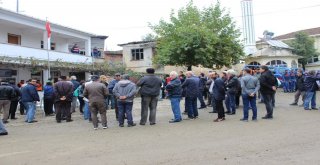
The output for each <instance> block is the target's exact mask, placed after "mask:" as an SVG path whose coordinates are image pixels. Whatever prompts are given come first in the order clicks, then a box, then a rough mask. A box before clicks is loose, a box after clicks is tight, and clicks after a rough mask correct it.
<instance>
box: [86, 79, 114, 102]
mask: <svg viewBox="0 0 320 165" xmlns="http://www.w3.org/2000/svg"><path fill="white" fill-rule="evenodd" d="M108 93H109V92H108V90H107V87H106V86H105V85H104V84H102V83H100V82H92V83H90V84H88V85H86V86H85V89H84V93H83V95H84V97H87V98H88V99H89V101H90V102H104V101H105V98H106V96H107V95H108Z"/></svg>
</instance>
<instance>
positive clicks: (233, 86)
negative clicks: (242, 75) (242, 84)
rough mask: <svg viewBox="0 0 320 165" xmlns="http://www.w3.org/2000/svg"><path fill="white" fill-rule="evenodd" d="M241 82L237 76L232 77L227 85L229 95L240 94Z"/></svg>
mask: <svg viewBox="0 0 320 165" xmlns="http://www.w3.org/2000/svg"><path fill="white" fill-rule="evenodd" d="M238 87H239V81H238V78H237V77H236V76H233V77H231V78H230V79H229V80H228V81H227V84H226V88H227V93H230V94H236V93H237V92H238Z"/></svg>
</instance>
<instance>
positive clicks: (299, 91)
mask: <svg viewBox="0 0 320 165" xmlns="http://www.w3.org/2000/svg"><path fill="white" fill-rule="evenodd" d="M296 81H297V87H296V88H297V92H296V94H295V95H294V102H293V103H292V104H290V105H298V101H299V97H300V95H301V97H302V102H304V99H305V96H306V92H305V88H304V84H303V83H304V76H303V72H302V70H301V69H299V70H298V72H297V80H296ZM302 105H303V104H302Z"/></svg>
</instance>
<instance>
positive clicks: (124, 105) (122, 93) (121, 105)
mask: <svg viewBox="0 0 320 165" xmlns="http://www.w3.org/2000/svg"><path fill="white" fill-rule="evenodd" d="M136 92H137V90H136V85H135V84H134V83H133V82H131V81H130V80H129V75H127V74H125V75H122V80H121V81H119V82H118V83H117V84H116V86H115V87H114V88H113V94H114V96H115V97H116V99H117V105H118V109H119V126H120V127H124V114H126V116H127V120H128V127H134V126H136V124H135V123H134V122H133V118H132V107H133V99H134V95H135V94H136Z"/></svg>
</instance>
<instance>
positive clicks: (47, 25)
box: [46, 21, 51, 38]
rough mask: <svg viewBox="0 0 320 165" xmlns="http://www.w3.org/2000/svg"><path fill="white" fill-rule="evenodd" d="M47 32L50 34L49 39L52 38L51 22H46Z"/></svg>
mask: <svg viewBox="0 0 320 165" xmlns="http://www.w3.org/2000/svg"><path fill="white" fill-rule="evenodd" d="M46 30H47V33H48V38H50V37H51V27H50V23H49V21H47V22H46Z"/></svg>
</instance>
